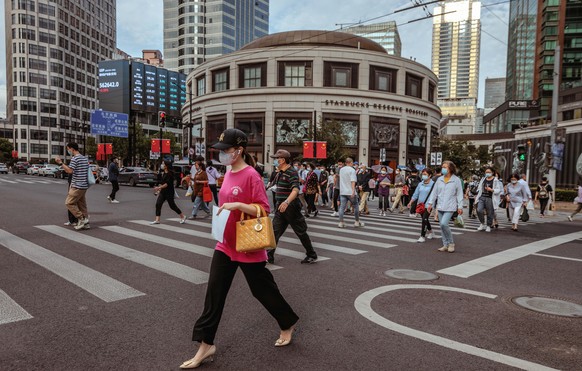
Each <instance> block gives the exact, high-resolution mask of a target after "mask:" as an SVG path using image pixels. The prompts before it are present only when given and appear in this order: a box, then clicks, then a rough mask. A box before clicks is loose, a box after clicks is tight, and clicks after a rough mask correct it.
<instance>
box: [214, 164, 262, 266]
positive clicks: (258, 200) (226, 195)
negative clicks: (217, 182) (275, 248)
mask: <svg viewBox="0 0 582 371" xmlns="http://www.w3.org/2000/svg"><path fill="white" fill-rule="evenodd" d="M218 196H219V197H218V200H219V203H220V206H222V204H224V203H227V202H242V203H243V204H259V205H261V206H263V208H264V209H265V211H266V212H267V213H269V212H270V206H269V199H268V198H267V191H265V183H264V182H263V179H262V178H261V176H260V175H259V173H257V171H256V170H255V169H254V168H253V167H251V166H247V167H245V168H244V169H242V170H240V171H238V172H236V173H233V172H232V171H228V172H227V173H226V174H225V176H224V182H222V186H221V187H220V192H219V194H218ZM240 216H241V211H240V210H232V211H231V212H230V216H229V217H228V221H227V223H226V228H225V230H224V239H223V241H224V242H222V243H221V242H218V243H217V244H216V249H217V250H218V251H222V252H223V253H225V254H226V255H228V256H229V257H230V260H232V261H237V262H241V263H259V262H264V261H266V260H267V251H266V250H261V251H257V252H250V253H239V252H237V251H236V222H238V221H239V220H240Z"/></svg>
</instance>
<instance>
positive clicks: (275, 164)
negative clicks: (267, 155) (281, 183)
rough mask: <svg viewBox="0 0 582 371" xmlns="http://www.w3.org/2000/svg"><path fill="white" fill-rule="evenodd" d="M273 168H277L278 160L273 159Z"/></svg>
mask: <svg viewBox="0 0 582 371" xmlns="http://www.w3.org/2000/svg"><path fill="white" fill-rule="evenodd" d="M273 166H274V167H279V160H278V159H275V161H273Z"/></svg>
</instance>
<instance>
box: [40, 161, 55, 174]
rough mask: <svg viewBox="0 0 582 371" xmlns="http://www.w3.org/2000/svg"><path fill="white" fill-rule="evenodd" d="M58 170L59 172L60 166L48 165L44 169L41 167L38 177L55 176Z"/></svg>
mask: <svg viewBox="0 0 582 371" xmlns="http://www.w3.org/2000/svg"><path fill="white" fill-rule="evenodd" d="M57 170H59V166H58V165H54V164H46V165H44V166H43V167H41V168H40V169H38V175H39V176H40V175H42V176H47V175H48V176H54V174H55V173H56V172H57Z"/></svg>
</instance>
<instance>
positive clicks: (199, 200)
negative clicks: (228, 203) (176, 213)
mask: <svg viewBox="0 0 582 371" xmlns="http://www.w3.org/2000/svg"><path fill="white" fill-rule="evenodd" d="M199 209H202V210H204V211H206V212H207V213H209V214H210V209H209V208H208V206H206V202H204V201H203V200H202V196H196V199H195V200H194V207H193V208H192V216H196V214H198V210H199Z"/></svg>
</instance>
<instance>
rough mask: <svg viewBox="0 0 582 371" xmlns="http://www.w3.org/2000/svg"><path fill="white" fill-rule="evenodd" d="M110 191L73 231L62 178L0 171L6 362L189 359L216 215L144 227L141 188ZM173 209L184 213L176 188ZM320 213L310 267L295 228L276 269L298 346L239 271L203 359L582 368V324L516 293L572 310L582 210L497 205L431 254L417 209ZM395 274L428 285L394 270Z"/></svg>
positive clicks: (174, 365)
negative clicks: (359, 214) (540, 211)
mask: <svg viewBox="0 0 582 371" xmlns="http://www.w3.org/2000/svg"><path fill="white" fill-rule="evenodd" d="M40 182H42V183H40ZM109 191H110V186H109V185H107V184H98V185H95V186H94V187H92V188H91V189H90V190H89V192H88V204H89V213H90V215H91V217H90V220H91V230H89V231H82V232H77V231H74V230H72V229H71V228H70V227H64V226H63V223H64V222H65V221H66V211H65V208H64V198H65V193H66V183H65V181H60V180H52V179H43V178H37V177H31V176H26V175H12V174H9V175H0V205H1V206H0V344H1V346H0V369H1V370H41V369H42V370H93V369H95V370H97V369H98V370H106V369H111V370H145V369H148V370H149V369H151V370H169V369H178V366H179V365H180V364H181V363H182V362H183V361H184V360H186V359H188V358H191V357H192V356H193V355H194V353H195V349H196V347H195V344H193V343H192V342H191V341H190V337H191V329H192V325H193V323H194V321H195V320H196V318H197V317H198V316H199V315H200V313H201V311H202V307H203V298H204V294H205V290H206V285H205V283H204V281H205V277H206V275H207V273H208V270H209V265H210V257H209V255H210V254H211V253H212V248H213V246H214V242H213V241H212V239H211V238H208V234H209V233H210V224H209V223H210V220H208V219H201V220H197V221H196V222H187V224H186V225H180V224H178V223H177V221H176V220H168V219H173V218H176V215H175V214H174V213H173V212H172V211H171V210H170V209H169V208H168V206H167V205H165V206H164V208H163V211H162V221H163V223H162V225H161V226H159V227H152V226H149V225H145V223H146V222H147V221H151V220H153V218H154V203H155V196H154V195H153V193H152V190H151V189H149V188H147V187H136V188H131V187H128V186H122V187H121V190H120V192H119V193H118V199H119V200H120V201H121V203H120V204H109V203H108V202H107V200H106V198H105V197H106V195H107V194H108V193H109ZM179 192H180V193H181V194H182V195H183V193H184V191H183V190H182V191H179ZM372 205H373V206H372V208H371V210H372V212H373V214H374V213H376V206H375V203H374V202H373V203H372ZM178 206H180V207H181V208H182V210H184V211H185V212H187V213H189V212H190V211H191V203H190V202H189V199H186V198H185V197H182V198H180V199H179V200H178ZM321 209H322V212H321V214H320V216H318V217H317V218H312V219H309V228H310V229H309V231H310V233H311V234H312V239H313V241H314V242H316V243H317V244H318V245H316V249H317V251H318V254H319V255H320V257H321V259H320V261H319V262H318V263H317V264H313V265H302V264H300V263H299V261H300V259H301V258H302V255H303V254H302V252H303V249H302V247H301V246H300V245H298V244H297V242H298V241H297V240H296V238H295V236H294V234H293V232H292V231H289V232H288V233H287V234H286V235H285V237H287V239H285V241H282V243H280V249H279V250H278V253H277V257H276V261H275V264H276V266H275V267H272V268H273V274H274V276H275V279H276V281H277V284H278V285H279V287H280V289H281V291H282V293H283V295H284V296H285V298H286V299H287V300H288V301H289V303H290V304H291V306H292V307H293V308H294V310H295V311H296V312H297V313H298V315H299V316H300V322H299V330H298V331H297V332H296V334H295V336H294V338H293V342H292V344H291V345H290V346H287V347H284V348H275V347H274V346H273V345H274V342H275V340H276V339H277V338H278V333H279V330H278V328H277V324H276V322H275V321H274V320H273V319H272V318H271V317H270V316H269V314H268V313H267V312H266V311H265V310H264V309H263V308H262V307H261V306H260V304H259V303H258V302H257V301H256V300H255V299H254V298H253V297H252V295H251V293H250V291H249V289H248V286H247V284H246V282H245V281H244V277H243V276H242V274H241V273H237V277H236V278H235V282H234V283H233V286H232V288H231V292H230V295H229V298H228V300H227V306H226V309H225V312H224V315H223V318H222V322H221V325H220V328H219V332H218V335H217V339H216V345H217V348H218V353H217V356H216V359H215V360H214V362H213V363H208V364H204V365H203V366H202V367H201V368H202V369H209V370H210V369H225V370H402V369H411V370H435V369H438V370H493V369H495V370H505V369H512V368H514V367H518V368H524V369H543V367H549V368H555V369H563V370H580V369H582V366H581V365H582V336H581V335H580V334H581V333H582V318H565V317H559V316H554V315H547V314H540V313H536V312H533V311H529V310H526V309H523V308H521V307H518V306H517V305H515V304H513V302H512V298H515V297H518V296H528V295H539V296H545V297H552V298H560V299H563V300H567V301H570V302H574V303H577V304H582V279H581V278H582V249H581V247H582V241H581V239H582V233H581V226H582V217H580V219H579V220H578V221H575V222H573V223H571V222H567V221H565V216H564V215H559V216H555V217H553V218H545V219H538V218H537V217H535V216H534V217H532V220H531V221H530V222H528V223H524V224H523V225H520V232H517V233H515V232H512V231H511V230H510V228H509V226H508V225H507V221H506V218H504V217H503V215H502V214H501V213H500V214H499V215H500V218H499V220H500V222H501V224H502V225H501V228H500V229H499V230H494V231H493V232H491V233H485V232H476V231H475V222H474V221H468V222H467V228H465V229H456V230H455V232H456V233H457V234H456V235H455V241H456V243H457V252H455V253H454V254H449V253H439V252H437V251H436V249H437V248H438V247H440V239H435V240H429V241H427V242H426V243H424V244H420V243H416V242H414V241H415V240H416V239H417V238H418V231H419V229H420V221H419V220H418V219H411V218H408V217H407V216H406V215H400V214H394V215H389V216H388V217H384V218H383V217H380V216H377V215H374V216H367V217H365V218H363V221H365V222H366V223H367V224H366V227H364V228H362V229H354V228H353V227H351V226H350V224H348V225H349V226H350V227H348V228H346V229H345V230H340V229H338V228H337V227H336V222H337V221H336V219H335V218H333V217H331V216H330V211H329V210H328V209H327V208H321ZM202 214H204V213H202ZM349 220H351V219H347V221H349ZM435 230H436V231H437V232H438V227H435ZM560 236H563V237H561V238H560V239H557V237H560ZM540 241H542V242H540ZM318 246H319V248H318ZM523 246H526V247H523ZM338 247H343V248H344V249H338ZM524 251H525V253H524ZM504 252H506V253H505V254H506V255H503V253H504ZM494 254H497V255H494ZM520 254H521V255H520ZM534 254H535V255H534ZM491 256H493V258H487V259H486V260H483V259H482V260H478V261H476V263H475V264H473V263H471V262H473V261H474V260H476V259H479V258H485V257H491ZM324 258H329V259H324ZM389 269H412V270H419V271H425V272H431V273H435V274H437V275H438V279H435V280H432V281H423V282H414V281H407V280H399V279H394V278H390V277H388V276H386V275H385V274H384V272H385V271H387V270H389ZM439 271H442V272H439ZM460 289H464V290H470V291H461V290H460Z"/></svg>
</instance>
